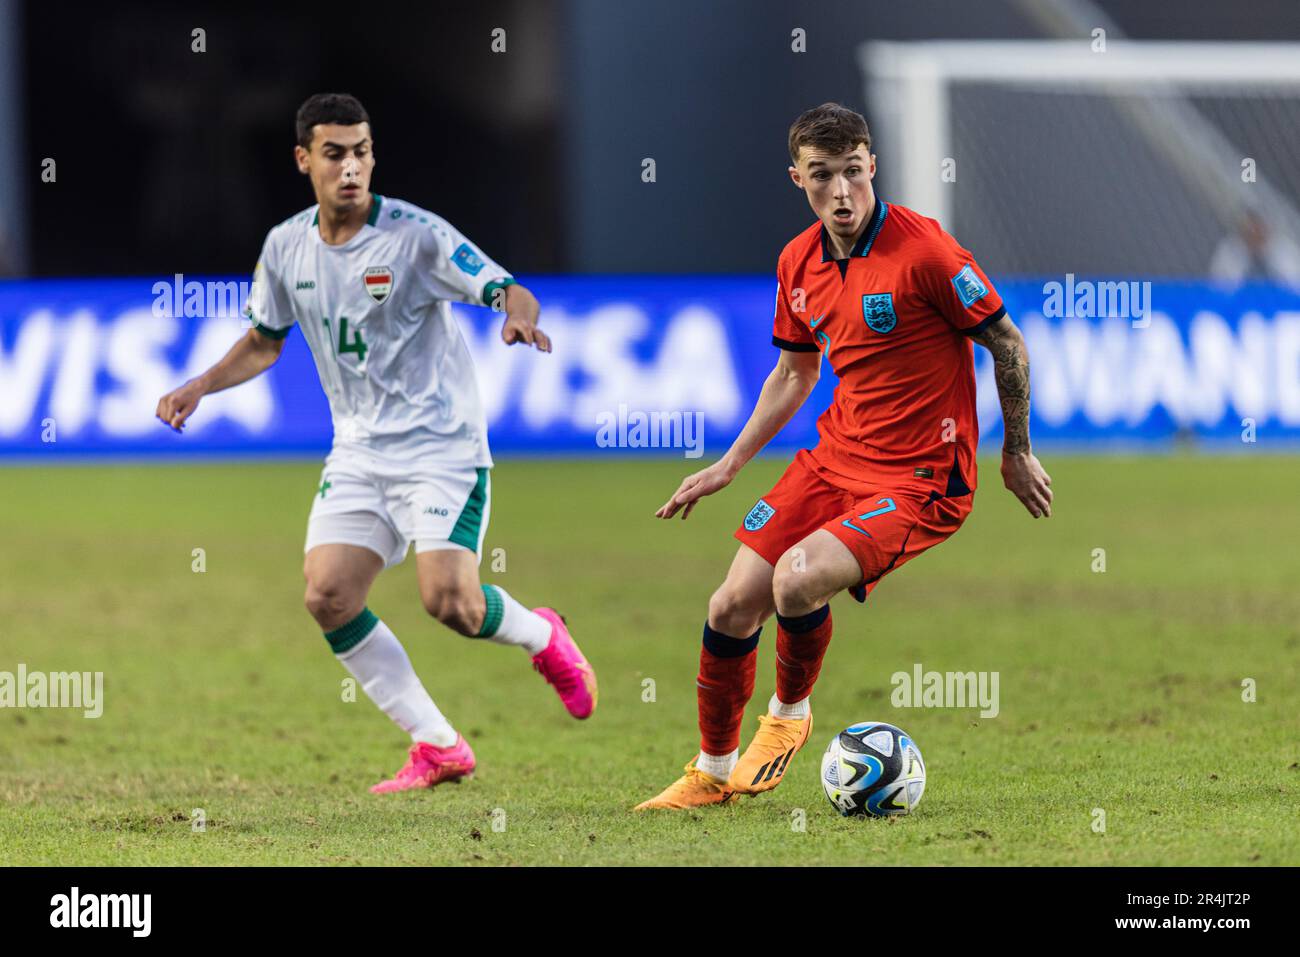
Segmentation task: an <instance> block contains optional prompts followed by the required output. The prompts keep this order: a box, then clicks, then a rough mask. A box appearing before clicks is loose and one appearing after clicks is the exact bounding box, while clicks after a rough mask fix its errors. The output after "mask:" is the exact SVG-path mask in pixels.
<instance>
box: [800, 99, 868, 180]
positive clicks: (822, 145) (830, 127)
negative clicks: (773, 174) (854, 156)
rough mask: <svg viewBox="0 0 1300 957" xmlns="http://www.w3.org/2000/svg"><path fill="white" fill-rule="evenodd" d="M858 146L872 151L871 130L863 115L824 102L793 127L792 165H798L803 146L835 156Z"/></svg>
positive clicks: (804, 115) (838, 105) (805, 114)
mask: <svg viewBox="0 0 1300 957" xmlns="http://www.w3.org/2000/svg"><path fill="white" fill-rule="evenodd" d="M859 143H865V144H866V145H867V152H868V153H870V152H871V131H870V130H868V129H867V121H866V119H865V118H864V117H863V116H862V114H861V113H855V112H853V110H850V109H849V108H848V107H847V106H841V105H840V104H838V103H823V104H822V105H821V106H817V107H813V108H812V109H811V110H808V111H807V112H806V113H804V114H802V115H801V116H800V117H799V119H797V120H795V121H794V123H793V124H792V125H791V126H790V162H791V163H794V164H796V165H798V163H799V148H800V147H801V146H811V147H812V148H814V149H819V150H824V151H825V152H827V153H832V154H833V153H847V152H848V151H849V150H851V149H853V148H854V147H856V146H857V145H858V144H859Z"/></svg>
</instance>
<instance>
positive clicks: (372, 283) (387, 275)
mask: <svg viewBox="0 0 1300 957" xmlns="http://www.w3.org/2000/svg"><path fill="white" fill-rule="evenodd" d="M365 282H366V295H367V296H369V297H370V298H371V299H373V300H374V301H375V302H383V301H384V300H385V299H387V298H388V294H389V293H390V292H392V291H393V271H392V270H391V269H389V268H388V267H387V266H371V267H370V268H369V269H367V270H366V275H365Z"/></svg>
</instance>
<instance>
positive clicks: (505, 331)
mask: <svg viewBox="0 0 1300 957" xmlns="http://www.w3.org/2000/svg"><path fill="white" fill-rule="evenodd" d="M504 291H505V297H506V302H505V306H506V321H505V324H504V325H503V326H502V327H501V339H502V340H503V341H504V342H505V344H506V345H508V346H511V345H514V344H515V343H516V342H522V343H524V344H525V345H529V346H536V347H537V348H538V350H539V351H541V352H550V351H551V339H550V337H549V336H548V335H547V334H546V333H544V332H542V330H541V329H539V328H538V327H537V317H538V316H539V315H540V314H541V311H542V307H541V304H540V303H539V302H538V301H537V297H536V296H534V295H533V294H532V292H531V291H530V290H529V289H527V288H526V287H524V286H521V285H519V283H511V284H510V285H509V286H506V287H505V290H504Z"/></svg>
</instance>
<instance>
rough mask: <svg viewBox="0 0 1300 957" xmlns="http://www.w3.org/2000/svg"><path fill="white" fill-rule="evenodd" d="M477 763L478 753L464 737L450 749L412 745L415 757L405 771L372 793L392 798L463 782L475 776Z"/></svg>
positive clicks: (376, 787) (381, 782)
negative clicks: (393, 794)
mask: <svg viewBox="0 0 1300 957" xmlns="http://www.w3.org/2000/svg"><path fill="white" fill-rule="evenodd" d="M474 763H475V762H474V752H473V751H471V750H470V749H469V743H468V742H466V740H465V739H464V738H463V737H461V736H460V735H456V743H455V744H453V745H452V746H451V747H449V748H438V747H434V746H433V745H432V744H429V743H428V742H426V741H417V742H415V744H413V745H411V756H410V757H409V758H408V759H407V761H406V765H405V766H404V767H403V768H402V770H400V771H398V772H397V774H396V775H395V776H394V777H393V778H392V779H391V780H389V781H380V782H379V783H378V784H376V785H375V786H374V787H372V788H371V789H370V793H371V794H388V793H389V792H390V791H407V790H409V789H411V788H431V787H433V786H434V785H436V784H441V783H442V782H443V781H459V780H460V779H461V778H467V777H469V776H470V775H471V774H473V773H474Z"/></svg>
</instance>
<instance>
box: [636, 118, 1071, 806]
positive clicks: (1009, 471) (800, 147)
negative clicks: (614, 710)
mask: <svg viewBox="0 0 1300 957" xmlns="http://www.w3.org/2000/svg"><path fill="white" fill-rule="evenodd" d="M789 146H790V159H791V162H792V163H793V165H792V166H791V167H790V178H791V180H793V181H794V184H795V186H797V187H798V188H800V189H802V190H803V191H804V193H805V194H806V195H807V197H808V202H809V204H810V205H811V206H812V209H813V212H814V213H816V215H817V219H818V221H817V222H816V223H814V224H813V225H812V226H810V227H809V228H808V229H805V230H804V231H803V232H802V233H800V234H799V235H798V236H796V237H795V238H794V239H793V240H792V241H791V242H790V243H789V244H788V245H787V246H786V247H785V249H784V250H783V251H782V253H781V257H780V259H779V260H778V262H777V293H776V317H775V320H774V328H773V338H772V342H773V344H774V345H775V346H777V347H778V348H779V349H780V350H781V351H780V358H779V360H778V361H777V364H776V368H775V369H774V370H773V372H772V373H771V375H769V376H768V379H767V382H766V383H765V384H764V386H763V390H762V393H761V394H760V396H759V399H758V402H757V404H756V405H755V407H754V411H753V413H752V414H751V415H750V418H749V421H748V422H747V423H746V425H745V427H744V429H743V430H742V431H741V433H740V436H739V437H738V438H737V439H736V441H735V443H734V444H733V445H732V446H731V448H730V450H729V451H728V452H727V454H726V455H724V456H723V457H722V458H721V459H720V460H719V461H718V462H716V463H714V464H713V465H711V466H710V467H709V468H706V469H704V470H703V471H701V472H696V473H695V474H694V475H690V476H688V477H687V478H686V479H685V480H683V482H682V484H681V486H680V487H679V488H678V489H677V491H676V492H675V493H674V494H673V496H672V498H670V499H669V500H668V501H667V503H665V504H664V506H663V507H662V508H660V509H659V511H658V512H656V515H657V516H658V517H660V518H665V519H666V518H672V517H673V516H674V515H676V514H677V513H678V512H680V513H681V515H682V518H686V517H687V516H688V515H690V513H691V510H692V509H693V508H694V507H695V506H696V505H697V504H698V503H699V500H700V499H701V498H703V497H704V496H706V495H711V494H713V493H714V492H717V491H719V490H720V489H722V488H725V487H726V486H727V485H728V484H729V483H730V482H731V480H732V479H733V478H735V476H736V473H737V472H739V471H740V469H741V468H742V467H743V466H744V465H745V463H747V462H748V461H749V460H750V459H751V458H753V457H754V455H755V454H756V453H757V452H758V451H759V450H760V449H761V448H762V447H763V446H764V445H766V444H767V443H768V441H770V440H771V439H772V437H773V436H775V435H776V434H777V433H778V432H779V431H780V430H781V428H782V427H783V426H784V425H785V424H786V423H787V422H788V421H789V420H790V417H791V416H792V415H793V414H794V413H795V411H796V410H797V409H798V408H799V407H800V406H801V405H802V404H803V402H804V401H805V400H806V399H807V398H808V395H809V393H811V392H812V389H813V386H814V385H815V384H816V382H817V378H818V374H819V367H820V365H821V358H822V355H823V354H824V355H825V356H826V358H827V360H829V362H830V364H831V367H832V368H833V369H834V370H835V373H836V375H837V376H839V379H840V382H839V385H838V387H837V388H836V390H835V398H834V401H833V402H832V403H831V406H830V408H828V409H827V410H826V411H825V412H824V413H823V414H822V416H821V418H820V419H819V420H818V424H817V429H818V433H819V436H820V440H819V442H818V444H817V445H816V447H815V448H813V449H804V450H802V451H800V452H799V453H798V454H797V455H796V456H795V458H794V461H793V462H792V463H791V464H790V467H789V468H787V469H786V471H785V474H784V475H782V476H781V479H780V480H779V481H778V482H777V483H776V486H775V487H774V488H773V489H772V490H771V491H770V492H768V493H767V494H766V495H764V496H763V497H762V498H761V499H759V500H758V503H757V504H756V505H755V506H754V507H753V508H752V509H751V510H750V511H749V514H748V515H746V516H745V520H744V522H743V523H742V525H741V527H740V528H739V529H737V530H736V538H737V539H739V541H740V548H739V550H738V551H737V553H736V557H735V559H734V560H733V562H732V564H731V570H730V571H729V572H728V573H727V578H726V580H725V581H724V582H723V583H722V585H721V587H720V588H718V590H717V591H716V592H714V594H713V597H712V598H711V599H710V600H709V617H708V621H707V622H706V624H705V626H704V647H703V648H702V650H701V652H700V673H699V677H698V679H697V681H696V684H697V694H698V699H699V718H700V738H701V741H700V752H699V754H698V755H697V756H696V758H694V759H693V760H692V761H691V762H690V763H688V764H687V765H686V773H685V774H684V775H683V776H682V777H681V778H679V779H678V780H677V781H675V782H673V783H672V784H671V785H669V786H668V788H667V789H665V790H664V791H663V792H662V793H661V794H659V795H658V796H656V797H654V798H651V799H650V800H648V801H645V802H644V803H642V804H640V805H638V806H637V808H636V809H637V810H644V809H648V808H668V809H683V808H689V807H700V806H703V805H707V804H722V803H725V802H728V801H732V800H735V799H736V798H737V797H738V796H739V795H741V794H757V793H759V792H761V791H767V790H770V789H771V788H774V787H776V786H777V785H778V784H779V783H780V782H781V779H782V777H783V776H784V775H785V772H786V770H787V769H788V768H789V766H790V761H791V759H792V758H793V756H794V754H795V752H796V751H798V750H799V749H800V748H801V747H802V746H803V745H804V743H805V742H806V741H807V740H808V735H809V733H810V732H811V731H812V712H811V710H810V708H809V695H810V693H811V691H812V688H813V683H814V682H815V681H816V680H817V675H818V672H819V671H820V669H821V662H822V657H823V655H824V654H825V652H826V646H827V645H828V644H829V642H830V638H831V613H830V605H829V604H828V602H829V601H830V599H831V598H832V597H833V596H834V595H836V594H838V593H839V592H840V591H842V590H845V589H848V590H850V591H851V592H852V594H853V595H854V597H855V598H857V599H858V600H859V601H864V600H865V599H866V596H867V594H869V593H870V592H871V590H872V589H873V588H875V587H876V585H877V584H878V583H879V582H880V579H881V578H883V577H884V576H885V575H887V574H889V573H890V572H892V571H894V570H896V569H898V568H900V567H902V566H903V565H904V564H906V563H907V562H908V561H910V560H911V559H913V558H915V557H916V556H917V555H919V554H921V553H922V552H923V551H925V550H926V549H927V548H930V547H931V546H933V545H937V544H938V543H940V542H942V541H944V540H945V539H947V538H948V537H949V536H950V535H952V534H953V533H954V532H955V531H957V529H958V528H960V527H961V524H962V522H963V521H964V520H965V518H966V516H967V515H968V514H969V513H970V509H971V500H972V498H973V496H974V491H975V481H976V474H975V447H976V444H977V443H978V440H979V427H978V423H977V421H976V417H975V372H974V359H973V355H972V347H971V340H972V339H973V340H974V341H976V342H978V343H980V344H981V345H983V346H984V347H985V348H987V349H989V351H990V352H991V353H992V355H993V361H994V370H995V378H996V380H997V388H998V395H999V397H1000V399H1001V403H1002V419H1003V424H1004V427H1005V438H1004V440H1003V446H1002V479H1003V482H1004V484H1005V485H1006V487H1007V488H1008V489H1009V490H1010V491H1011V492H1013V493H1014V494H1015V495H1016V497H1017V498H1019V499H1020V501H1021V502H1022V503H1023V504H1024V506H1025V508H1026V509H1027V510H1028V511H1029V513H1030V514H1031V515H1032V516H1033V517H1034V518H1038V517H1040V516H1050V515H1051V502H1052V491H1051V488H1050V487H1049V486H1050V485H1051V479H1050V478H1049V477H1048V475H1047V473H1046V472H1045V471H1043V468H1042V466H1041V465H1039V463H1038V459H1037V458H1035V457H1034V454H1033V452H1031V451H1030V447H1029V363H1028V357H1027V355H1026V351H1025V342H1024V339H1023V338H1022V337H1021V335H1020V331H1019V330H1018V329H1017V328H1016V327H1015V325H1014V324H1013V323H1012V322H1011V319H1010V318H1009V317H1008V316H1007V313H1006V310H1005V309H1004V308H1003V306H1002V300H1001V298H1000V297H999V296H998V294H997V292H996V290H994V288H993V285H992V283H990V282H989V279H988V277H987V276H986V275H985V274H984V272H983V270H981V269H980V267H979V266H978V265H977V264H976V262H975V260H974V258H973V257H972V256H971V254H970V253H969V252H968V251H967V250H965V249H963V248H962V247H961V246H960V245H959V244H958V243H957V241H956V240H954V239H953V238H952V237H951V236H949V235H948V234H947V233H946V232H944V230H943V228H942V227H941V226H940V225H939V224H938V223H937V222H936V221H935V220H933V219H928V218H927V217H925V216H922V215H921V214H920V213H917V212H914V211H913V210H910V209H907V208H905V207H902V206H898V205H896V204H893V203H887V202H885V201H884V200H883V199H881V198H879V197H878V196H876V194H875V191H874V190H873V189H872V185H871V180H872V178H873V177H874V176H875V174H876V157H875V156H874V155H873V154H872V153H871V135H870V133H869V132H868V130H867V124H866V120H864V119H863V118H862V116H861V115H859V114H858V113H855V112H853V111H852V110H849V109H846V108H845V107H843V106H840V105H838V104H835V103H826V104H823V105H822V106H819V107H817V108H816V109H813V110H809V111H808V112H807V113H804V114H803V115H802V116H800V117H799V118H798V119H797V120H796V121H795V123H794V125H793V126H792V127H791V128H790V140H789ZM773 612H775V613H776V620H777V633H776V694H775V695H774V696H773V697H772V699H771V701H770V702H769V706H768V709H767V713H766V714H764V715H762V716H761V717H760V718H759V728H758V731H757V732H756V733H755V735H754V738H753V740H752V741H751V742H750V745H749V747H748V748H746V749H745V753H744V754H743V755H741V754H739V745H740V727H741V722H742V720H743V718H744V712H745V706H746V705H747V704H748V703H749V699H750V696H751V695H752V694H753V691H754V659H755V649H756V647H757V645H758V638H759V633H760V632H761V631H762V626H763V623H764V622H765V621H767V619H768V618H770V617H771V615H772V613H773Z"/></svg>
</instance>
